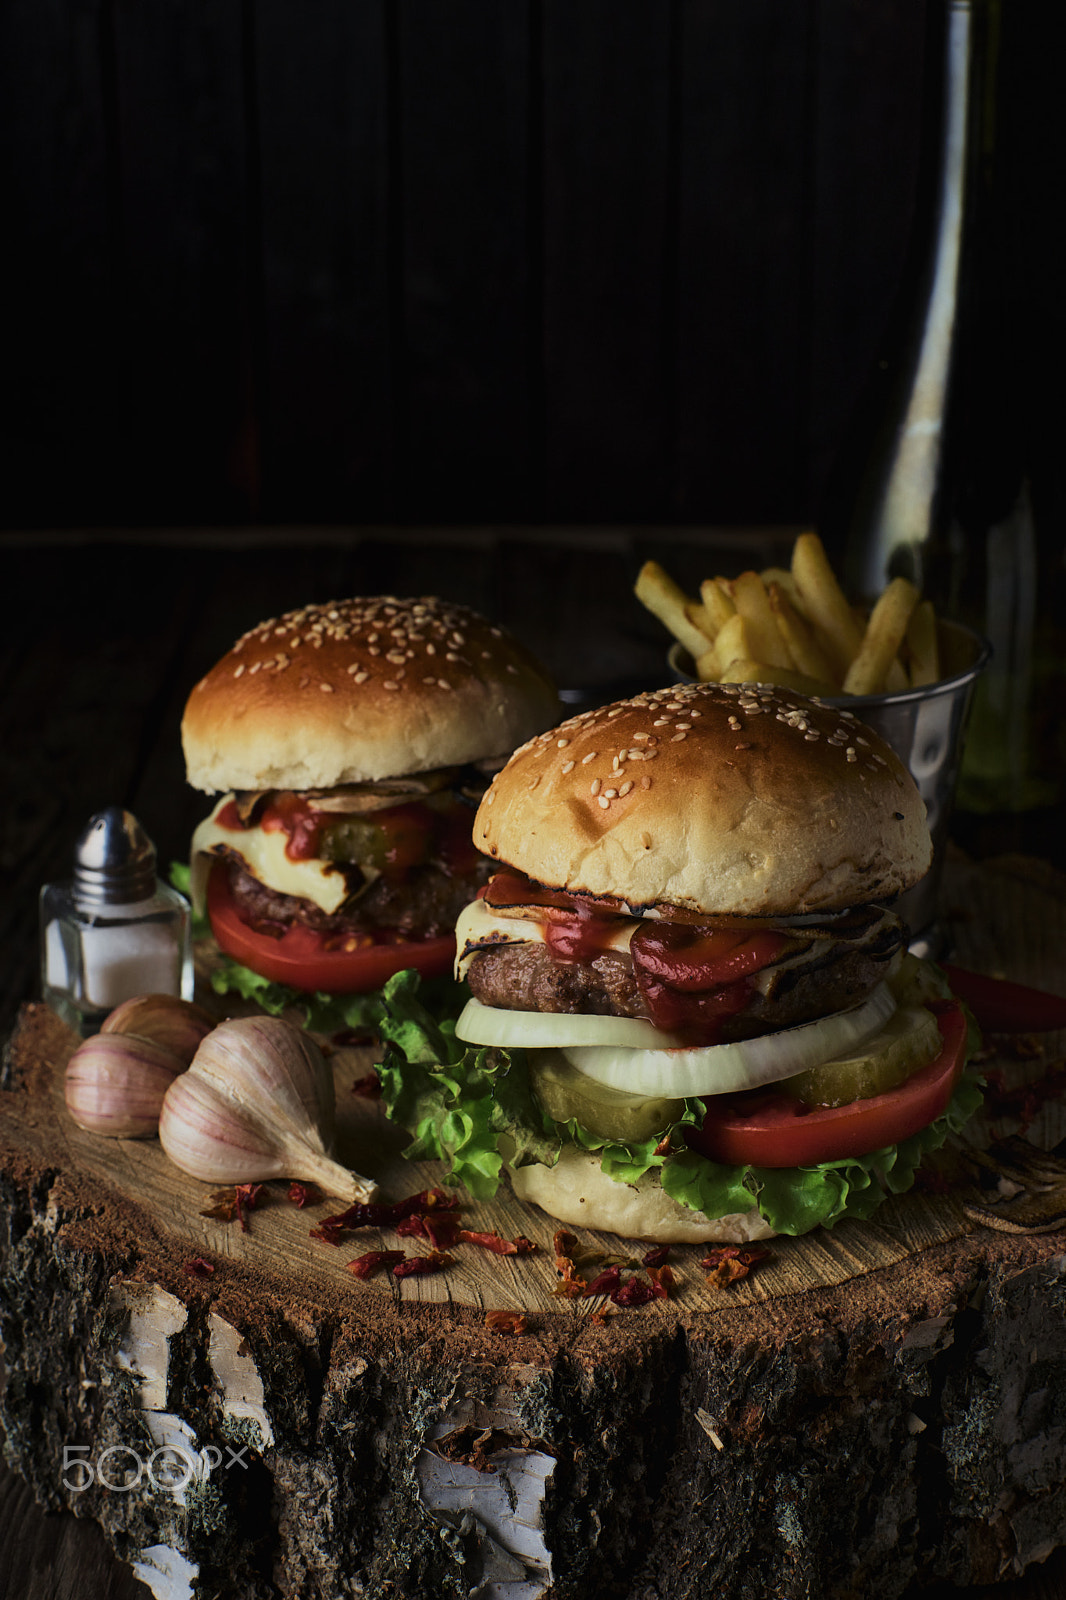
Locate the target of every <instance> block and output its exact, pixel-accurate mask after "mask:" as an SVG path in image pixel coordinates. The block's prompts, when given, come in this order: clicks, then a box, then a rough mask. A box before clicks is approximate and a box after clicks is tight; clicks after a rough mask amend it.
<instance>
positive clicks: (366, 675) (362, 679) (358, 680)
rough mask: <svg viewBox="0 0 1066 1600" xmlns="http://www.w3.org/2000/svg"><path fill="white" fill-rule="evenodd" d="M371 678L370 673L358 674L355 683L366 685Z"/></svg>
mask: <svg viewBox="0 0 1066 1600" xmlns="http://www.w3.org/2000/svg"><path fill="white" fill-rule="evenodd" d="M369 676H370V674H369V672H357V673H356V674H355V681H356V683H365V682H366V680H367V679H368V678H369Z"/></svg>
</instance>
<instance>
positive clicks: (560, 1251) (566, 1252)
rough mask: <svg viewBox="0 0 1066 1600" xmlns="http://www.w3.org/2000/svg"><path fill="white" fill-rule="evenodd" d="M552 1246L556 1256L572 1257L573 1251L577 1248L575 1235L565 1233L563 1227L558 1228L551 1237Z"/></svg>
mask: <svg viewBox="0 0 1066 1600" xmlns="http://www.w3.org/2000/svg"><path fill="white" fill-rule="evenodd" d="M552 1248H553V1249H554V1251H555V1254H556V1255H557V1256H568V1257H570V1258H571V1259H573V1254H574V1251H575V1250H576V1249H577V1235H576V1234H574V1233H567V1232H566V1230H565V1228H560V1229H559V1231H558V1233H556V1234H555V1236H554V1238H553V1239H552Z"/></svg>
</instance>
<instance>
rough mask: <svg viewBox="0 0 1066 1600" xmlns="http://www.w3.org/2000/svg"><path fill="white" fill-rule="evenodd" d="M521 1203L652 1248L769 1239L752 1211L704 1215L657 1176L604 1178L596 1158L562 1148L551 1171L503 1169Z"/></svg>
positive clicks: (770, 1231) (534, 1167)
mask: <svg viewBox="0 0 1066 1600" xmlns="http://www.w3.org/2000/svg"><path fill="white" fill-rule="evenodd" d="M507 1172H508V1176H509V1177H510V1180H511V1187H512V1188H513V1189H514V1192H515V1194H516V1195H517V1196H518V1198H519V1199H520V1200H528V1201H530V1202H532V1204H533V1205H537V1206H540V1208H541V1210H542V1211H546V1212H547V1213H548V1215H549V1216H550V1217H556V1218H557V1219H558V1220H559V1221H560V1222H569V1223H571V1224H576V1225H577V1226H578V1227H583V1228H592V1229H594V1230H596V1231H599V1232H602V1233H618V1234H621V1235H622V1236H623V1237H624V1238H626V1239H647V1240H650V1241H651V1242H652V1243H654V1244H708V1243H711V1244H747V1243H748V1242H749V1241H751V1240H753V1239H772V1238H773V1237H774V1230H773V1229H772V1228H771V1227H770V1225H769V1224H768V1223H767V1222H766V1220H765V1219H764V1218H763V1217H761V1216H760V1215H759V1212H758V1211H757V1210H756V1209H754V1208H753V1209H752V1210H751V1211H737V1212H734V1213H732V1214H731V1215H730V1216H726V1217H707V1216H704V1214H703V1212H702V1211H693V1210H692V1209H691V1207H689V1206H683V1205H681V1204H679V1202H678V1201H676V1200H671V1198H670V1196H669V1195H668V1194H664V1193H663V1190H662V1188H661V1187H660V1185H659V1180H658V1178H657V1177H656V1176H655V1175H654V1174H653V1173H646V1174H645V1176H644V1177H643V1178H641V1179H640V1181H639V1182H638V1183H634V1184H631V1183H618V1182H616V1180H615V1179H614V1178H609V1177H608V1176H607V1174H606V1173H605V1172H604V1170H603V1168H602V1167H601V1166H600V1163H599V1160H598V1159H597V1157H596V1156H595V1155H592V1154H590V1153H589V1152H588V1151H587V1150H578V1149H576V1148H575V1147H574V1146H569V1147H564V1149H563V1151H562V1153H561V1154H560V1156H559V1160H558V1161H557V1162H556V1164H555V1166H554V1167H545V1166H542V1165H541V1164H540V1163H539V1162H538V1163H534V1164H533V1165H531V1166H527V1167H511V1166H508V1168H507Z"/></svg>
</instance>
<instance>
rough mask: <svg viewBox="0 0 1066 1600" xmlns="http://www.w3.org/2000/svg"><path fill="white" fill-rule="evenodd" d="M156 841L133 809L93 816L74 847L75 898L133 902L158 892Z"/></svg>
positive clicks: (110, 810) (118, 808)
mask: <svg viewBox="0 0 1066 1600" xmlns="http://www.w3.org/2000/svg"><path fill="white" fill-rule="evenodd" d="M155 862H156V851H155V845H154V844H153V843H152V841H151V839H149V837H148V835H147V834H146V833H145V831H144V829H143V828H142V827H141V824H140V823H139V822H138V821H137V818H136V817H135V816H134V815H133V813H132V812H131V811H124V810H123V809H122V807H121V806H108V807H107V808H106V809H105V810H103V811H98V812H97V813H96V815H95V816H92V817H90V818H89V820H88V822H87V823H86V825H85V827H84V829H83V830H82V832H81V834H80V836H79V838H78V842H77V844H76V845H75V847H74V898H75V900H76V902H77V903H78V904H79V905H84V906H114V905H132V904H134V902H136V901H138V900H148V899H150V898H151V896H152V895H153V894H154V893H155V888H156V876H155Z"/></svg>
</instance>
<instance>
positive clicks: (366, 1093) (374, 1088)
mask: <svg viewBox="0 0 1066 1600" xmlns="http://www.w3.org/2000/svg"><path fill="white" fill-rule="evenodd" d="M352 1093H353V1094H354V1095H356V1096H357V1097H358V1098H359V1099H360V1100H380V1099H381V1079H380V1078H379V1077H378V1075H377V1073H376V1072H368V1073H367V1075H366V1077H365V1078H356V1080H355V1082H354V1083H353V1084H352Z"/></svg>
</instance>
